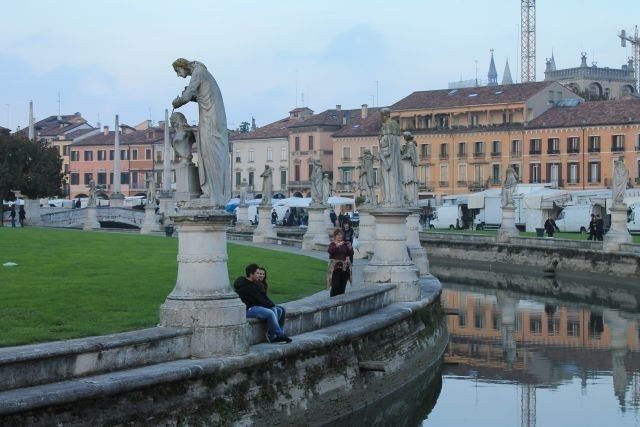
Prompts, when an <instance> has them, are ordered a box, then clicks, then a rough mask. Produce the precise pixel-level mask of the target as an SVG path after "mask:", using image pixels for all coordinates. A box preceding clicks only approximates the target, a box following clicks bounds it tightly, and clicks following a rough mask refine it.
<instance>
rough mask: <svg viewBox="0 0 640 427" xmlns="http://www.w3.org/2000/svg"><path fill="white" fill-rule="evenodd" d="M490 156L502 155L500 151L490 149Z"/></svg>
mask: <svg viewBox="0 0 640 427" xmlns="http://www.w3.org/2000/svg"><path fill="white" fill-rule="evenodd" d="M491 157H502V153H501V152H500V151H492V152H491Z"/></svg>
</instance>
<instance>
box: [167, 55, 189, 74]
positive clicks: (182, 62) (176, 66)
mask: <svg viewBox="0 0 640 427" xmlns="http://www.w3.org/2000/svg"><path fill="white" fill-rule="evenodd" d="M171 65H172V66H173V70H174V71H175V72H176V74H177V75H178V76H180V77H187V76H188V75H191V61H189V60H187V59H184V58H178V59H176V60H175V61H173V64H171Z"/></svg>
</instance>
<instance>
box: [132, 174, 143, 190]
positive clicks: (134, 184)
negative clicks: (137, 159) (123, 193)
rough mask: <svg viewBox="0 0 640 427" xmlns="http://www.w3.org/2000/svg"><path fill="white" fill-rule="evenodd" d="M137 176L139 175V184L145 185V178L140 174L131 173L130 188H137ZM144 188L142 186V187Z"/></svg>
mask: <svg viewBox="0 0 640 427" xmlns="http://www.w3.org/2000/svg"><path fill="white" fill-rule="evenodd" d="M138 175H140V178H141V179H140V182H144V183H146V176H144V173H142V172H131V186H132V187H133V188H138ZM142 188H144V186H143V187H142Z"/></svg>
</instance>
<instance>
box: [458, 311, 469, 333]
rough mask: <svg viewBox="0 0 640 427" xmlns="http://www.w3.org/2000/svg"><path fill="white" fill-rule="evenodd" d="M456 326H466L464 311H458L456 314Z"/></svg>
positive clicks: (462, 327)
mask: <svg viewBox="0 0 640 427" xmlns="http://www.w3.org/2000/svg"><path fill="white" fill-rule="evenodd" d="M458 326H459V327H460V329H465V328H466V327H467V314H466V313H460V314H459V315H458Z"/></svg>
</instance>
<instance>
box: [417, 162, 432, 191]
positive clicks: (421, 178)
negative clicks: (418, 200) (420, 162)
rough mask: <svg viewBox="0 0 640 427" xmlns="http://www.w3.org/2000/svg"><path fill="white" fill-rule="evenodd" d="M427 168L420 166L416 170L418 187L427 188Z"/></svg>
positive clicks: (428, 173) (428, 172) (428, 178)
mask: <svg viewBox="0 0 640 427" xmlns="http://www.w3.org/2000/svg"><path fill="white" fill-rule="evenodd" d="M429 169H430V168H429V166H420V167H419V168H418V183H419V185H420V187H428V186H429V181H430V177H429V175H430V171H429Z"/></svg>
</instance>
